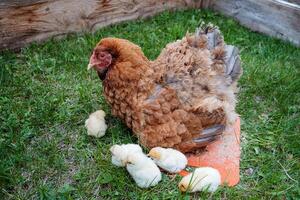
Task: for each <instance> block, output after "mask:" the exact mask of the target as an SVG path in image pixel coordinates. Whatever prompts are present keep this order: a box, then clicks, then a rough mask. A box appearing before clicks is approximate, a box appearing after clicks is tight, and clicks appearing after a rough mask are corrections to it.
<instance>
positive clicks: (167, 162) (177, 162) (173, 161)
mask: <svg viewBox="0 0 300 200" xmlns="http://www.w3.org/2000/svg"><path fill="white" fill-rule="evenodd" d="M148 156H150V157H151V158H152V159H153V160H154V162H155V163H156V164H157V165H158V166H159V167H161V168H162V169H164V170H166V171H168V172H170V173H177V172H180V171H181V170H183V169H184V168H185V167H186V165H187V158H186V157H185V155H184V154H183V153H181V152H180V151H177V150H175V149H171V148H162V147H155V148H152V149H151V150H150V152H149V154H148Z"/></svg>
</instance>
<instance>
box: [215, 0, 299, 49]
mask: <svg viewBox="0 0 300 200" xmlns="http://www.w3.org/2000/svg"><path fill="white" fill-rule="evenodd" d="M295 2H296V0H290V1H284V0H243V1H236V0H212V2H211V8H212V9H214V10H216V11H219V12H221V13H223V14H225V15H229V16H232V17H234V18H235V19H236V20H238V21H239V22H240V23H241V24H242V25H244V26H246V27H249V28H250V29H252V30H254V31H258V32H262V33H265V34H267V35H271V36H274V37H277V38H281V39H284V40H288V41H290V42H292V43H294V44H295V45H297V46H300V5H299V3H300V2H299V0H298V4H297V3H295Z"/></svg>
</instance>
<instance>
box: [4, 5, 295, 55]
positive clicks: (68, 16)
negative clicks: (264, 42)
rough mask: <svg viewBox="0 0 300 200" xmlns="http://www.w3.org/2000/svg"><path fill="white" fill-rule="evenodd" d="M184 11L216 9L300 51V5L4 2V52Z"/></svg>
mask: <svg viewBox="0 0 300 200" xmlns="http://www.w3.org/2000/svg"><path fill="white" fill-rule="evenodd" d="M297 2H299V3H297ZM184 8H212V9H214V10H216V11H220V12H222V13H223V14H226V15H229V16H233V17H234V18H235V19H237V20H238V21H240V23H241V24H243V25H245V26H247V27H249V28H251V29H252V30H255V31H259V32H262V33H266V34H268V35H272V36H276V37H279V38H282V39H286V40H289V41H291V42H292V43H294V44H296V45H298V46H300V0H289V1H284V0H242V1H241V0H162V1H158V0H0V51H1V50H4V49H18V48H20V47H23V46H25V45H26V44H29V43H31V42H33V41H44V40H46V39H47V38H50V37H60V36H63V35H66V34H67V33H78V32H79V33H80V32H93V31H95V30H97V29H99V28H101V27H104V26H107V25H110V24H114V23H119V22H122V21H127V20H134V19H138V18H145V17H150V16H153V15H155V14H157V13H159V12H162V11H164V10H174V9H184Z"/></svg>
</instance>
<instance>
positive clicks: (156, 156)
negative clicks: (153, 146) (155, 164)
mask: <svg viewBox="0 0 300 200" xmlns="http://www.w3.org/2000/svg"><path fill="white" fill-rule="evenodd" d="M147 156H149V157H151V158H154V159H157V160H159V159H160V153H159V152H157V151H153V150H150V152H149V153H148V154H147Z"/></svg>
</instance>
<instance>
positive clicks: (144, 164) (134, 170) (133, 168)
mask: <svg viewBox="0 0 300 200" xmlns="http://www.w3.org/2000/svg"><path fill="white" fill-rule="evenodd" d="M126 169H127V171H128V172H129V174H130V175H131V176H132V178H133V179H134V181H135V183H136V184H137V185H138V186H139V187H141V188H148V187H151V186H155V185H157V184H158V182H159V181H160V180H161V172H160V170H159V168H158V167H157V166H156V165H155V163H154V162H153V160H151V159H150V158H148V157H147V156H146V155H145V154H143V153H135V154H130V155H128V158H127V162H126Z"/></svg>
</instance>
